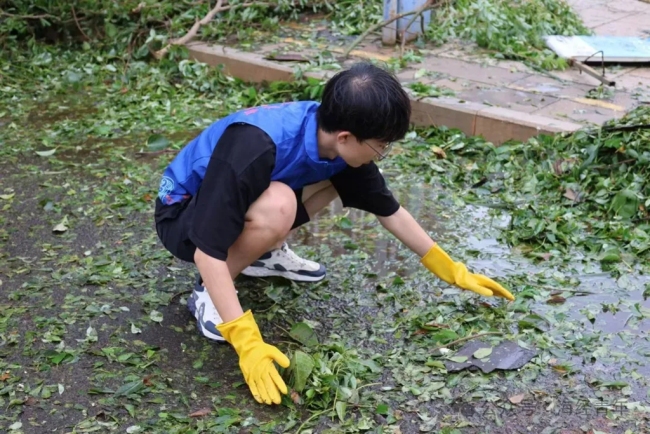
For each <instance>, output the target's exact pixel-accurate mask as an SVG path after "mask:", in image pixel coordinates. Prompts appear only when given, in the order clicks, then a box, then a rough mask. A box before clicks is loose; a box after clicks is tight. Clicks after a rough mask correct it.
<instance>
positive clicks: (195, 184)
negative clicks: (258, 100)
mask: <svg viewBox="0 0 650 434" xmlns="http://www.w3.org/2000/svg"><path fill="white" fill-rule="evenodd" d="M319 105H320V104H319V103H318V102H313V101H299V102H289V103H282V104H271V105H265V106H260V107H253V108H249V109H245V110H241V111H238V112H235V113H233V114H231V115H229V116H227V117H225V118H222V119H220V120H218V121H216V122H214V123H212V124H211V125H210V126H209V127H208V128H206V129H205V130H203V131H202V132H201V133H200V134H199V135H198V136H197V137H196V138H195V139H193V140H192V141H191V142H189V143H188V144H187V145H186V146H185V147H184V148H183V149H182V150H181V151H180V152H179V153H178V155H177V156H176V158H174V160H173V161H172V162H171V163H170V164H169V166H167V168H166V169H165V171H164V173H163V177H162V180H161V181H160V186H159V190H158V197H159V198H160V200H161V201H162V203H163V204H167V205H169V204H172V203H175V202H179V201H181V200H183V199H186V198H189V197H191V196H194V195H195V194H196V192H197V191H198V189H199V187H200V185H201V182H202V181H203V177H204V175H205V171H206V169H207V166H208V163H209V162H210V156H211V155H212V152H213V151H214V148H215V146H216V144H217V142H218V141H219V138H220V137H221V134H223V132H224V130H225V129H226V128H227V127H228V126H229V125H231V124H233V123H237V122H244V123H247V124H251V125H255V126H257V127H259V128H261V129H262V130H263V131H265V132H266V133H267V134H268V135H269V136H270V137H271V139H272V140H273V142H274V143H275V145H276V157H275V168H274V169H273V173H272V174H271V181H280V182H283V183H284V184H287V185H288V186H289V187H291V188H292V189H298V188H301V187H304V186H305V185H309V184H314V183H316V182H319V181H322V180H325V179H329V178H331V177H332V175H334V174H336V173H338V172H340V171H341V170H343V169H344V168H345V167H346V165H347V164H346V163H345V161H343V159H341V157H336V158H335V159H333V160H326V159H321V158H320V157H319V156H318V133H317V130H318V125H317V122H316V110H317V109H318V106H319Z"/></svg>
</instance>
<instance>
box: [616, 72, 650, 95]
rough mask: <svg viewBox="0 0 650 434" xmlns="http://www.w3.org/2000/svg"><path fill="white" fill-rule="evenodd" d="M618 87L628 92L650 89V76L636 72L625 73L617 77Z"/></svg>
mask: <svg viewBox="0 0 650 434" xmlns="http://www.w3.org/2000/svg"><path fill="white" fill-rule="evenodd" d="M616 88H617V89H620V90H626V91H628V92H633V91H640V90H641V91H647V90H649V89H650V78H646V77H642V76H640V75H636V74H625V75H622V76H620V77H618V78H617V79H616Z"/></svg>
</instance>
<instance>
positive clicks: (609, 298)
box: [297, 185, 650, 373]
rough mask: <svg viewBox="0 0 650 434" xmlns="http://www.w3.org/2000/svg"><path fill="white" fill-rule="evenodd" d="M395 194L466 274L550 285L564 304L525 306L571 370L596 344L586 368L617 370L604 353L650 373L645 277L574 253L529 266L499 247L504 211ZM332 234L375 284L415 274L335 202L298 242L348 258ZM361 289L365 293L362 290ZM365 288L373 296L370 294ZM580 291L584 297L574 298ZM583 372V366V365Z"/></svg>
mask: <svg viewBox="0 0 650 434" xmlns="http://www.w3.org/2000/svg"><path fill="white" fill-rule="evenodd" d="M394 192H395V194H396V197H397V198H398V200H399V201H400V203H402V205H403V206H404V207H405V208H406V209H407V210H409V212H411V214H412V215H413V216H414V217H415V219H416V220H418V221H419V222H420V224H421V225H422V226H423V227H424V229H425V230H426V231H428V232H429V233H430V234H431V235H432V237H433V238H434V239H435V240H437V241H439V242H440V243H441V245H443V246H444V248H445V250H447V251H448V252H449V253H450V255H451V256H452V257H454V258H456V259H458V260H463V261H464V262H465V263H466V264H467V266H468V268H470V269H471V270H472V271H474V272H477V273H481V274H485V275H488V276H490V277H494V278H495V279H496V280H505V279H507V278H512V279H516V278H518V279H519V281H522V280H523V281H524V282H527V281H530V283H529V285H530V286H532V287H535V286H536V283H537V282H539V281H540V280H541V281H544V282H550V283H548V284H546V285H544V287H543V289H542V290H548V291H547V293H548V294H551V293H555V292H557V293H561V294H562V295H563V296H565V298H566V302H565V303H563V304H548V303H546V300H547V299H548V298H550V295H548V297H546V298H544V299H540V300H538V301H536V302H533V303H531V304H530V308H531V310H532V311H533V312H534V313H536V314H539V315H541V316H545V317H546V318H549V319H550V320H551V322H553V328H554V329H555V330H553V331H552V332H553V333H554V334H556V335H557V336H555V337H554V339H556V340H557V341H558V342H564V343H565V345H564V346H565V347H566V348H569V350H568V351H571V353H572V354H570V355H569V354H566V357H567V358H569V359H573V361H574V363H575V364H576V365H579V364H582V362H581V361H584V360H585V359H588V358H589V354H588V353H589V352H592V351H594V348H596V349H597V348H598V346H599V345H602V346H603V348H606V349H607V350H601V351H604V354H599V357H598V358H596V359H597V361H595V362H594V363H593V364H592V365H591V366H590V369H591V370H596V371H603V372H605V371H608V370H612V369H613V370H616V369H619V368H620V366H621V365H620V363H619V364H616V363H604V364H603V363H602V362H601V361H600V360H601V359H604V360H608V359H607V357H605V353H606V354H609V352H610V351H614V352H616V351H618V352H620V353H625V354H626V355H628V356H630V359H631V360H630V359H628V360H627V361H624V362H623V363H626V362H627V363H628V364H629V362H631V361H633V360H634V359H636V360H638V361H640V362H641V365H643V366H640V367H638V368H637V369H638V371H639V372H643V371H644V370H645V371H648V373H650V367H647V368H645V367H644V365H645V363H643V361H644V360H645V354H650V344H649V343H648V341H647V340H646V334H647V333H648V331H650V322H649V321H648V318H650V301H648V300H644V297H643V289H644V287H645V285H646V284H650V277H648V276H643V275H640V274H628V275H623V276H622V277H620V278H618V279H616V278H614V277H612V276H611V275H610V274H609V273H606V272H603V271H602V269H600V267H599V266H598V264H594V263H593V262H590V261H587V260H586V258H585V257H584V256H583V255H580V254H576V255H574V256H572V257H571V262H570V263H566V262H560V263H559V264H558V263H557V262H553V261H550V262H544V261H539V262H537V263H534V262H532V261H531V259H529V258H526V257H525V256H523V255H522V254H521V253H520V252H519V251H518V250H517V249H512V248H510V247H509V246H507V245H505V244H503V243H502V242H500V241H499V239H498V237H499V234H500V232H501V231H502V230H503V229H504V228H507V226H508V224H509V220H510V218H509V216H508V215H507V214H506V213H504V212H501V213H499V214H498V215H497V214H496V213H495V212H493V210H491V209H488V208H486V207H480V206H474V205H464V204H463V203H462V202H460V205H459V204H458V203H455V202H454V198H452V197H449V196H445V197H441V196H439V194H440V193H441V192H440V190H439V189H436V188H433V187H431V186H428V185H424V186H423V185H411V186H410V187H408V188H399V187H398V188H394ZM342 215H345V216H347V218H349V219H350V220H351V221H352V222H353V227H352V228H346V229H341V228H340V227H338V226H336V225H335V224H333V222H334V221H335V220H336V218H340V216H342ZM332 233H337V234H338V235H340V236H342V235H346V236H347V239H350V240H352V242H354V243H355V244H356V245H358V246H359V248H361V249H363V251H364V252H366V253H367V254H368V255H369V257H368V258H367V260H366V261H365V263H364V264H363V267H368V268H370V269H371V270H372V272H373V273H376V274H377V276H378V278H382V277H384V276H386V275H388V274H389V273H397V274H398V275H401V276H408V275H409V274H411V273H413V272H417V271H421V268H420V267H421V266H420V264H419V261H417V260H414V258H413V256H412V254H411V253H410V251H408V250H407V249H406V248H405V247H404V246H402V245H401V243H399V241H397V240H395V239H394V238H393V237H392V236H390V235H389V234H387V233H386V232H385V231H384V230H383V228H381V226H380V225H379V223H378V222H377V221H376V219H374V217H372V216H368V215H367V214H366V213H364V212H362V211H358V210H354V209H343V208H342V206H341V202H340V201H339V200H337V201H335V202H334V203H332V204H331V205H330V207H328V208H327V209H325V210H323V211H322V212H321V214H320V215H319V217H318V218H317V219H315V221H314V222H311V223H309V225H308V227H307V228H306V230H301V231H300V232H299V233H298V235H297V238H298V240H299V243H302V244H304V245H314V246H318V245H320V244H322V243H323V242H324V241H327V242H328V245H329V243H330V242H331V243H332V244H331V245H329V247H330V249H331V251H332V255H333V256H340V255H345V254H349V253H350V251H349V250H348V249H346V248H345V246H344V244H343V243H335V242H333V241H332V239H339V240H340V239H341V237H340V236H338V235H337V236H333V238H330V237H329V235H328V234H332ZM360 267H361V266H360ZM512 289H513V292H515V293H516V292H517V291H518V290H520V289H519V288H516V287H515V288H512ZM359 290H360V291H364V289H362V288H359ZM367 290H368V291H374V289H372V288H367ZM553 290H555V292H554V291H553ZM563 291H564V292H563ZM579 291H586V292H588V294H586V295H584V294H577V293H579ZM361 297H363V296H361ZM639 309H640V310H641V312H639ZM644 309H647V311H646V310H644ZM531 313H532V312H531ZM583 334H584V335H594V334H597V336H596V338H595V339H596V340H595V341H594V342H593V343H591V344H589V345H585V346H583V345H582V344H581V342H582V339H583V337H582V335H583ZM575 342H577V344H575ZM576 345H577V347H576ZM605 365H607V368H606V367H605ZM584 370H586V366H583V371H584Z"/></svg>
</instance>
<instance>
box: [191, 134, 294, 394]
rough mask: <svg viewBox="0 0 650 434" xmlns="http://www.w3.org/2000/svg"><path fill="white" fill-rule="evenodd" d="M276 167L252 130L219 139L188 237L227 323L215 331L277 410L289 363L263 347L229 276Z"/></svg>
mask: <svg viewBox="0 0 650 434" xmlns="http://www.w3.org/2000/svg"><path fill="white" fill-rule="evenodd" d="M274 165H275V145H274V144H273V142H272V140H271V138H270V137H268V135H266V133H264V132H263V131H262V130H260V129H259V128H257V127H253V126H250V125H232V126H230V127H229V128H227V129H226V131H225V132H224V134H223V135H222V136H221V138H220V139H219V142H218V143H217V147H216V149H215V151H214V152H213V154H212V156H211V158H210V162H209V164H208V167H207V169H206V172H205V176H204V178H203V182H202V183H201V188H200V189H199V191H198V193H197V197H196V201H195V205H194V209H193V210H191V211H192V212H193V213H194V215H193V219H192V223H191V227H190V230H189V237H190V239H191V240H192V242H193V243H194V244H195V245H196V247H197V249H196V252H195V255H194V259H195V263H196V266H197V268H198V269H199V273H200V274H201V277H202V279H203V284H204V286H205V287H206V289H207V291H208V294H209V295H210V298H211V299H212V302H213V303H214V305H215V307H216V309H217V312H218V313H219V316H221V318H222V319H223V321H224V322H223V323H221V324H217V325H216V327H217V330H219V332H220V333H221V335H222V336H223V338H224V339H225V340H226V341H227V342H228V343H230V344H231V345H232V346H233V348H234V349H235V351H236V352H237V355H238V356H239V368H240V369H241V371H242V374H243V375H244V379H245V380H246V384H247V385H248V387H249V389H250V391H251V394H252V395H253V397H254V398H255V400H256V401H257V402H259V403H262V402H263V403H265V404H271V403H275V404H279V403H280V402H281V397H280V393H282V394H287V393H288V390H287V386H286V384H285V383H284V381H283V380H282V377H281V376H280V374H279V373H278V371H277V369H276V367H275V364H274V363H273V362H276V363H278V364H279V365H280V366H282V367H284V368H287V367H289V364H290V361H289V359H288V358H287V356H285V355H284V354H283V353H282V352H281V351H280V350H279V349H277V348H276V347H274V346H273V345H269V344H267V343H266V342H264V339H263V338H262V334H261V333H260V330H259V328H258V326H257V323H256V322H255V318H254V317H253V313H252V312H251V311H250V310H248V311H246V312H243V310H242V307H241V304H240V303H239V299H238V297H237V293H236V291H235V285H234V283H233V279H232V276H231V274H230V270H229V269H228V265H227V262H226V261H227V259H228V249H229V248H230V246H232V245H233V244H234V243H235V241H236V240H237V238H238V237H239V235H240V234H241V233H242V231H243V230H244V224H245V216H246V212H247V211H248V208H249V207H250V206H251V204H252V203H253V202H255V200H257V198H259V197H260V196H261V195H262V193H263V192H264V191H265V190H266V189H267V188H268V186H269V185H270V183H271V174H272V172H273V168H274Z"/></svg>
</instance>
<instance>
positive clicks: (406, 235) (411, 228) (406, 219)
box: [377, 206, 435, 258]
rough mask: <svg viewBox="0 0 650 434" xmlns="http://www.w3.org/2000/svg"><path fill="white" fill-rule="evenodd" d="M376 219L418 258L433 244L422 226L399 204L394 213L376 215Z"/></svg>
mask: <svg viewBox="0 0 650 434" xmlns="http://www.w3.org/2000/svg"><path fill="white" fill-rule="evenodd" d="M377 219H378V220H379V223H381V225H382V226H383V227H384V228H386V230H387V231H389V232H390V233H391V234H393V235H394V236H395V238H397V239H398V240H400V241H401V242H402V243H404V245H405V246H406V247H408V248H409V249H410V250H411V251H412V252H413V253H415V254H417V255H418V256H419V257H420V258H422V257H424V255H426V254H427V252H428V251H429V250H431V247H433V245H434V244H435V241H433V239H431V237H430V236H429V234H427V233H426V231H425V230H424V229H422V226H420V225H419V223H418V222H417V221H415V219H414V218H413V216H412V215H411V214H410V213H409V212H408V211H407V210H406V209H404V208H403V207H401V206H400V207H399V209H398V210H397V212H396V213H395V214H392V215H390V216H386V217H382V216H377Z"/></svg>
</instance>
